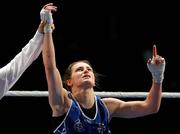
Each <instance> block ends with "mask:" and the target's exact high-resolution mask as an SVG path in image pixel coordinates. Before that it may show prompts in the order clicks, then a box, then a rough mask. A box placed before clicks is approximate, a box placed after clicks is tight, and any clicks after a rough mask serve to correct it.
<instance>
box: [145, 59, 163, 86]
mask: <svg viewBox="0 0 180 134" xmlns="http://www.w3.org/2000/svg"><path fill="white" fill-rule="evenodd" d="M162 60H164V59H162ZM165 65H166V63H165V60H164V62H163V63H159V64H156V63H154V59H152V60H151V63H150V64H148V63H147V67H148V69H149V71H150V72H151V74H152V77H153V80H154V81H155V82H156V83H159V84H160V83H162V81H163V79H164V71H165Z"/></svg>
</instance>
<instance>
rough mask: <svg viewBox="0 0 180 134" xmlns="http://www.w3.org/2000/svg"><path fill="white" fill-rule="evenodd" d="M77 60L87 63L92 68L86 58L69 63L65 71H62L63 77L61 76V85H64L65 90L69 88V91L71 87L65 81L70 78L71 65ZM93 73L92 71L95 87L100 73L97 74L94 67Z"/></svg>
mask: <svg viewBox="0 0 180 134" xmlns="http://www.w3.org/2000/svg"><path fill="white" fill-rule="evenodd" d="M79 62H83V63H86V64H88V65H89V66H90V67H91V68H92V65H91V63H90V61H88V60H78V61H75V62H73V63H71V64H70V65H69V66H68V68H67V69H66V71H65V73H64V77H63V85H64V87H65V88H66V89H67V90H69V91H71V87H70V86H68V85H67V82H66V81H67V80H69V79H71V74H72V67H73V66H74V65H75V64H77V63H79ZM93 73H94V76H95V86H96V87H99V78H98V77H99V76H100V74H98V73H97V72H96V71H94V69H93Z"/></svg>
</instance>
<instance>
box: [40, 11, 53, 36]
mask: <svg viewBox="0 0 180 134" xmlns="http://www.w3.org/2000/svg"><path fill="white" fill-rule="evenodd" d="M40 17H41V21H43V22H45V23H46V24H45V26H44V32H45V33H51V32H52V31H53V30H54V24H53V17H52V13H51V12H50V11H48V10H45V9H44V8H43V9H42V10H41V12H40Z"/></svg>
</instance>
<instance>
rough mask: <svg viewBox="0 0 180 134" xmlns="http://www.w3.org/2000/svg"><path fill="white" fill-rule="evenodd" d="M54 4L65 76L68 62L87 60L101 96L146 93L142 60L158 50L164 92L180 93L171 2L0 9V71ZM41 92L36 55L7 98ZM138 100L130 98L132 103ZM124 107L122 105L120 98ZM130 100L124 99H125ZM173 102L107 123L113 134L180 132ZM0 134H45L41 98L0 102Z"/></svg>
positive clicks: (7, 5) (46, 111)
mask: <svg viewBox="0 0 180 134" xmlns="http://www.w3.org/2000/svg"><path fill="white" fill-rule="evenodd" d="M49 2H53V3H54V4H55V5H57V6H58V12H56V13H54V14H53V17H54V23H55V27H56V29H55V31H54V34H53V35H54V43H55V48H56V59H57V66H58V68H59V70H60V72H61V73H62V75H63V73H64V71H65V69H66V67H67V66H68V64H69V63H71V62H72V61H76V60H79V59H88V60H90V62H91V63H92V65H93V67H94V69H95V70H96V72H98V73H100V74H102V75H104V76H105V77H102V78H101V80H102V81H101V88H100V89H99V91H123V92H126V91H143V92H148V91H149V88H150V86H151V74H150V72H149V71H148V69H147V66H146V61H147V59H148V58H149V57H151V55H152V46H153V45H154V44H156V45H157V50H158V54H159V55H161V56H163V57H164V58H165V59H166V63H167V64H166V71H165V79H164V83H163V91H165V92H179V89H180V79H179V78H178V75H179V74H180V70H179V69H178V68H179V64H178V62H179V61H178V57H179V52H178V45H179V44H180V40H179V36H180V34H179V30H180V26H179V24H180V21H179V12H180V11H179V10H180V8H179V7H178V4H177V3H173V2H161V3H160V2H159V3H158V2H153V1H149V2H148V1H146V2H137V1H134V2H131V1H119V2H115V1H64V0H58V1H57V0H51V1H48V0H39V1H37V0H27V1H24V2H23V1H3V2H2V3H1V8H0V12H1V20H0V25H1V42H2V43H1V49H0V67H3V66H4V65H6V64H7V63H8V62H9V61H10V60H11V59H12V58H13V57H14V56H15V55H16V54H17V53H18V52H19V51H21V49H22V47H24V46H25V45H26V44H27V43H28V41H29V40H30V39H31V38H32V37H33V35H34V33H35V32H36V30H37V27H38V25H39V22H40V17H39V15H40V13H39V12H40V10H41V8H42V7H43V5H44V4H46V3H49ZM13 90H20V91H33V90H39V91H47V84H46V79H45V73H44V67H43V64H42V56H41V55H40V56H39V58H38V59H37V60H36V61H35V62H33V64H32V65H31V66H30V67H29V68H28V69H27V70H26V71H25V73H24V74H23V75H22V76H21V78H20V79H19V80H18V82H17V83H16V84H15V85H14V86H13V87H12V89H11V91H13ZM133 99H135V100H136V98H132V99H130V100H133ZM124 100H125V99H124ZM127 100H128V99H127ZM179 106H180V100H179V99H172V98H171V99H167V98H163V99H162V106H161V109H160V111H159V113H158V114H156V115H151V116H147V117H142V118H138V119H130V120H127V119H113V120H112V121H111V123H110V126H111V128H112V130H113V133H115V131H118V132H119V133H128V132H143V133H144V132H148V131H149V132H156V131H158V132H169V133H171V134H172V133H175V132H180V130H179V126H178V121H179V119H180V116H179V113H180V109H179V108H178V107H179ZM0 118H1V120H0V133H2V134H4V133H8V134H10V133H14V132H15V133H28V132H29V133H36V132H37V133H44V134H46V133H48V131H49V127H50V119H51V110H50V107H49V104H48V98H47V97H37V98H36V97H7V96H5V97H4V98H3V99H2V100H1V101H0Z"/></svg>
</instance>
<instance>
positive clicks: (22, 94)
mask: <svg viewBox="0 0 180 134" xmlns="http://www.w3.org/2000/svg"><path fill="white" fill-rule="evenodd" d="M95 93H96V95H99V96H101V97H115V98H145V97H146V96H147V94H148V92H95ZM5 96H15V97H17V96H20V97H47V96H48V91H8V92H7V93H6V95H5ZM162 97H163V98H180V92H163V93H162Z"/></svg>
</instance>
